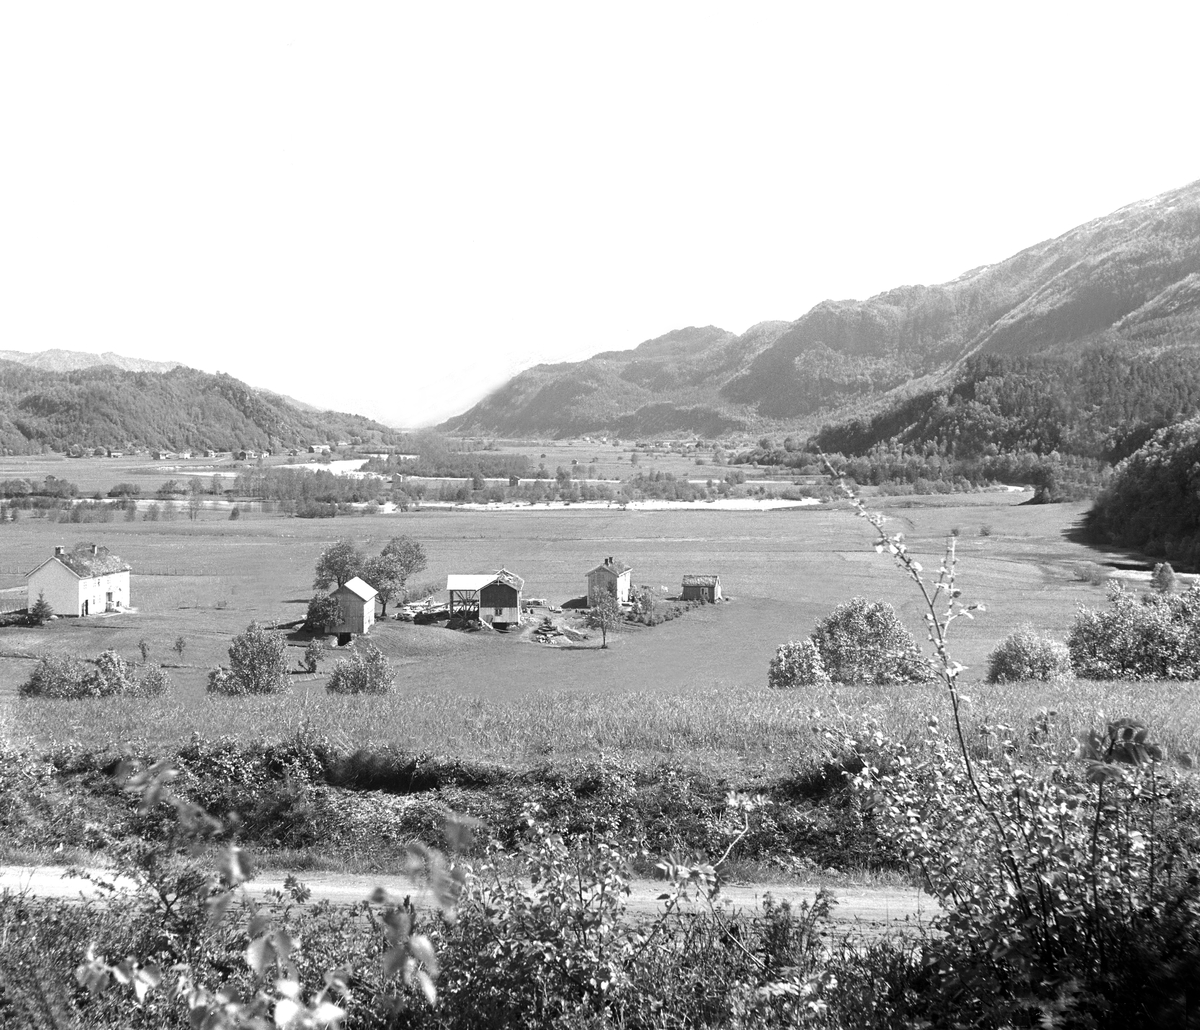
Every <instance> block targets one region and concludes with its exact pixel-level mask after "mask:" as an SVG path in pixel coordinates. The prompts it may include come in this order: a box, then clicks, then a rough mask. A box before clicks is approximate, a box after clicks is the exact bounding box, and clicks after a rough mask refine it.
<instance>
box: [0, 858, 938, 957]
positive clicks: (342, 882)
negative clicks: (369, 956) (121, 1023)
mask: <svg viewBox="0 0 1200 1030" xmlns="http://www.w3.org/2000/svg"><path fill="white" fill-rule="evenodd" d="M93 872H94V874H95V875H96V877H97V878H98V879H100V880H110V879H111V876H110V874H107V873H105V872H104V871H103V870H93ZM286 875H287V874H286V873H281V872H279V871H278V870H271V871H268V872H266V873H264V874H262V875H259V876H256V877H255V878H254V879H253V880H251V881H250V882H249V883H248V884H247V885H246V886H247V890H248V891H249V893H250V895H251V896H252V897H256V898H261V897H263V896H264V895H265V894H266V893H267V892H268V891H271V890H280V891H282V890H283V889H284V888H283V881H284V877H285V876H286ZM294 875H295V876H296V878H297V879H299V880H300V881H301V882H302V883H303V884H304V885H305V886H307V887H308V888H309V889H310V890H311V891H312V898H311V899H310V901H330V902H333V903H334V904H352V903H354V902H356V901H361V900H363V899H364V898H366V897H367V895H369V894H370V893H371V891H373V890H374V889H375V888H376V887H384V888H386V889H387V890H388V891H389V892H390V893H391V894H393V895H395V896H397V897H404V896H405V895H406V894H411V895H413V897H414V900H415V899H417V898H419V897H422V896H424V894H425V889H424V887H423V886H422V885H421V884H418V883H416V882H415V881H413V880H409V879H406V878H405V877H402V876H370V875H367V876H363V875H354V874H349V873H317V872H303V873H296V874H294ZM118 885H119V886H121V887H123V888H126V889H128V888H130V887H132V884H131V883H130V882H129V881H125V882H124V883H119V884H118ZM665 886H666V885H665V884H664V883H663V882H662V881H653V880H634V881H633V882H632V883H631V884H630V887H631V892H630V895H629V897H628V899H627V900H626V909H627V910H628V911H629V912H630V913H632V914H634V915H641V916H653V915H655V914H656V913H657V912H659V911H660V910H661V908H662V903H661V902H660V901H658V896H659V895H660V894H662V893H663V890H664V888H665ZM817 889H818V888H816V887H811V886H794V885H787V884H784V885H779V884H772V885H763V884H752V885H744V884H728V885H722V887H721V893H720V898H721V899H725V900H726V901H728V902H729V904H730V906H731V908H732V909H733V910H735V911H736V910H741V911H744V912H745V911H753V910H756V909H758V908H759V907H760V906H761V904H762V899H763V895H764V894H767V893H769V894H770V895H771V896H772V897H773V898H774V899H775V900H776V901H788V902H790V903H791V904H792V905H793V906H794V907H798V906H799V905H800V904H801V903H803V902H808V903H811V902H812V900H813V899H814V898H815V897H816V894H817ZM6 890H7V891H9V892H12V893H22V892H24V893H28V894H29V895H32V896H35V897H42V898H65V899H77V898H102V897H105V896H107V892H105V891H104V890H102V889H101V888H99V887H97V885H96V884H95V883H93V882H91V881H89V880H87V879H85V878H81V877H79V876H68V875H67V870H66V869H65V868H64V867H62V866H0V891H6ZM833 894H834V896H835V897H836V898H837V902H838V903H837V905H836V907H835V908H834V909H833V912H832V925H831V926H830V928H829V929H830V931H831V933H832V935H833V936H834V937H838V936H841V935H843V934H844V935H848V936H850V937H853V938H858V939H872V938H877V937H880V936H882V935H885V934H889V933H913V932H915V931H916V930H917V929H918V928H920V927H921V926H925V925H928V923H929V920H930V919H931V918H932V917H933V916H935V915H937V913H938V906H937V903H936V902H935V901H934V900H933V899H932V898H930V897H929V895H927V894H922V893H920V892H919V891H917V890H916V889H914V888H911V887H908V888H898V887H841V888H837V889H836V890H834V891H833Z"/></svg>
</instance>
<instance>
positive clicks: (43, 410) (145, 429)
mask: <svg viewBox="0 0 1200 1030" xmlns="http://www.w3.org/2000/svg"><path fill="white" fill-rule="evenodd" d="M393 433H394V431H393V430H391V429H389V428H388V427H386V426H384V425H381V424H380V423H378V422H373V421H371V420H370V419H365V418H362V417H360V416H358V415H347V414H341V413H338V412H328V411H326V412H314V411H306V410H301V409H300V408H297V407H295V406H294V405H292V404H289V403H288V402H287V401H285V400H284V399H283V398H281V397H277V396H275V395H272V394H268V393H265V392H262V391H257V390H254V389H252V388H251V387H249V386H247V385H246V384H245V383H243V382H241V381H240V380H237V379H234V378H233V376H229V375H223V374H219V375H209V374H208V373H206V372H198V371H196V370H195V369H192V368H187V367H185V366H182V365H181V366H178V367H176V368H173V369H171V370H170V371H168V372H127V371H123V370H121V369H119V368H116V367H114V366H112V365H97V366H94V367H91V368H84V369H78V370H75V371H69V372H52V371H46V370H43V369H38V368H33V367H30V366H28V365H24V364H18V363H16V362H11V361H3V360H0V453H9V454H26V453H35V452H37V451H40V450H42V448H43V446H48V447H50V448H51V449H53V450H58V451H65V450H67V449H68V448H70V447H72V446H82V447H87V448H94V447H110V448H123V449H128V448H131V447H163V448H167V449H171V450H180V449H185V448H186V449H196V448H212V449H214V450H237V449H241V448H245V447H252V448H255V449H262V448H266V449H278V448H290V447H296V446H301V445H304V444H307V443H318V442H320V443H325V442H335V441H337V440H346V439H349V438H350V437H352V436H357V437H360V438H363V439H385V438H390V437H391V436H392V435H393Z"/></svg>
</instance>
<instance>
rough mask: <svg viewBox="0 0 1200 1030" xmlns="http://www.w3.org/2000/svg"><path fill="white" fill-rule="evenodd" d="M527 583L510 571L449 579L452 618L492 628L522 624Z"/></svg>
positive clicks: (448, 590) (448, 587)
mask: <svg viewBox="0 0 1200 1030" xmlns="http://www.w3.org/2000/svg"><path fill="white" fill-rule="evenodd" d="M524 588H525V580H523V579H522V578H521V577H520V576H518V575H516V573H513V572H509V571H508V569H501V570H500V571H499V572H490V573H489V572H485V573H480V574H478V575H470V576H462V575H450V576H447V577H446V591H447V593H448V594H449V595H450V617H451V618H454V616H455V615H459V616H463V617H465V618H468V619H478V620H479V621H480V622H486V623H489V624H490V625H492V626H497V627H507V626H519V625H520V624H521V591H522V590H523V589H524Z"/></svg>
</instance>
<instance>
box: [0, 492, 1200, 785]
mask: <svg viewBox="0 0 1200 1030" xmlns="http://www.w3.org/2000/svg"><path fill="white" fill-rule="evenodd" d="M1027 496H1028V495H1026V494H1017V493H1013V494H999V493H991V494H970V495H952V496H948V497H938V498H922V499H918V500H914V499H912V498H892V499H880V501H879V505H878V506H880V507H882V508H883V510H885V511H886V512H887V514H888V516H889V519H890V520H892V521H891V524H892V525H893V526H896V527H898V528H902V529H903V530H904V531H905V533H906V535H907V538H908V541H909V543H910V545H911V546H912V547H913V549H914V550H915V551H916V552H917V553H919V554H921V555H922V557H923V558H924V560H925V562H926V565H927V566H929V567H936V563H937V560H938V559H939V557H940V555H941V553H942V549H943V547H944V544H945V540H946V538H947V536H948V535H949V534H950V533H951V532H954V531H957V534H958V535H957V548H958V554H959V559H960V585H961V586H962V588H963V589H964V591H965V594H966V597H967V599H968V600H972V601H974V600H978V601H980V602H982V603H984V604H985V605H986V606H987V611H986V612H985V613H983V614H981V615H980V616H979V617H978V618H977V619H976V620H974V621H973V622H966V621H963V622H960V623H958V624H956V626H955V627H954V632H955V635H956V637H957V639H956V641H955V653H956V656H957V657H959V659H960V660H961V661H963V662H964V663H966V664H967V665H968V666H970V667H971V671H970V672H969V673H968V674H967V678H968V680H970V679H975V680H979V679H981V678H982V676H983V673H984V671H985V668H986V657H987V654H988V653H989V652H990V651H991V650H992V648H994V647H995V646H996V644H997V643H998V642H999V641H1000V640H1001V639H1003V637H1004V636H1006V635H1007V634H1008V633H1010V632H1011V631H1012V630H1013V629H1015V628H1017V627H1018V626H1020V625H1024V624H1028V625H1031V626H1034V627H1036V628H1037V629H1038V630H1039V631H1040V632H1043V633H1049V634H1051V635H1053V636H1056V637H1058V638H1060V639H1061V638H1063V637H1065V635H1066V633H1067V630H1068V629H1069V626H1070V624H1071V621H1072V619H1073V617H1074V614H1075V611H1076V608H1077V606H1078V605H1080V604H1088V605H1093V606H1099V605H1102V604H1103V603H1104V596H1105V587H1104V585H1103V582H1102V581H1101V577H1100V576H1099V575H1096V572H1097V570H1105V569H1107V568H1108V566H1106V565H1104V564H1102V563H1104V562H1109V563H1114V564H1115V563H1120V562H1121V560H1122V558H1123V556H1120V555H1111V554H1103V553H1098V552H1096V551H1093V550H1092V549H1090V548H1087V547H1085V546H1083V545H1082V544H1079V543H1076V542H1073V541H1072V540H1070V539H1069V538H1068V534H1069V533H1070V530H1071V529H1072V527H1073V525H1074V524H1075V523H1076V522H1077V520H1078V519H1079V518H1080V517H1081V515H1082V513H1083V510H1084V508H1083V506H1082V505H1041V506H1032V505H1025V504H1022V503H1021V501H1023V500H1025V499H1027ZM867 528H868V527H866V526H865V524H864V523H862V522H861V521H860V520H857V519H855V518H853V517H852V515H851V513H850V512H849V510H848V509H844V508H839V507H836V506H832V505H823V506H820V507H817V508H805V509H792V510H785V511H776V512H727V511H713V510H705V508H704V507H703V506H702V505H699V506H697V508H696V509H695V510H672V511H661V512H633V511H620V510H617V509H613V510H611V511H595V510H591V511H570V510H559V511H515V512H462V511H445V510H438V511H430V510H426V511H414V512H407V513H397V514H393V515H371V516H363V517H349V518H338V519H335V520H305V519H295V518H286V517H283V516H276V515H257V514H252V515H247V516H245V517H243V518H242V519H240V520H237V521H230V520H228V519H227V518H224V517H222V515H221V513H218V512H215V511H205V512H203V513H201V517H200V519H199V520H198V521H195V522H192V521H187V520H185V519H182V518H180V519H176V520H174V521H171V522H157V523H149V522H141V521H139V522H133V523H125V522H113V523H108V524H103V525H95V526H66V525H61V524H55V523H50V522H48V521H44V520H39V519H33V518H27V519H24V520H22V521H20V522H18V523H8V524H5V525H4V526H2V527H0V548H2V549H0V590H3V589H5V588H8V589H9V590H17V589H19V587H20V584H21V582H22V578H21V573H22V571H23V570H27V569H30V568H33V567H34V566H35V565H36V564H37V563H38V562H39V561H41V560H42V559H43V557H44V556H46V555H48V554H50V553H51V550H52V548H53V546H54V545H55V544H65V545H67V546H70V545H71V544H73V543H74V542H76V540H77V539H92V540H96V541H97V542H100V543H103V544H105V545H107V546H109V547H110V548H111V549H112V550H113V551H115V552H116V553H118V554H120V555H121V557H123V558H124V559H126V560H127V561H129V562H130V563H131V564H132V565H133V568H134V570H135V571H134V574H133V577H132V584H133V585H132V592H133V603H134V605H135V606H136V607H137V609H138V610H137V611H136V612H133V613H126V614H117V615H106V616H103V617H97V618H93V619H86V620H83V619H60V620H56V621H54V622H52V623H50V624H48V625H47V626H45V627H42V628H39V629H27V628H18V627H8V628H4V629H0V698H6V699H7V700H6V701H4V702H0V706H2V707H3V708H4V709H6V710H7V718H6V720H5V721H6V723H7V725H8V727H9V731H10V732H11V733H14V734H16V735H18V736H23V737H27V736H32V737H34V738H36V739H38V740H42V741H46V740H49V739H52V738H53V739H58V740H62V739H64V738H65V737H67V736H77V737H79V738H80V739H81V740H87V741H94V742H96V743H100V742H107V743H109V744H112V743H113V742H115V741H119V740H120V741H134V740H140V741H144V742H146V743H147V744H150V745H152V746H154V747H159V746H162V745H164V744H165V743H166V740H165V738H166V737H168V736H171V735H175V736H176V737H177V738H178V737H185V736H187V735H188V734H190V733H191V732H192V730H193V729H203V728H212V729H215V731H217V732H234V733H238V734H266V735H269V736H274V737H278V736H280V735H285V734H286V733H287V732H290V731H291V728H292V727H294V726H295V725H296V722H297V720H298V719H299V718H301V713H303V715H304V717H307V718H310V719H315V720H316V722H317V723H318V724H319V725H320V726H321V727H322V729H324V730H326V731H327V732H330V733H332V734H334V735H335V736H336V737H338V738H339V739H340V740H342V741H344V742H345V744H346V745H348V746H361V745H363V744H367V743H383V742H387V743H394V744H396V745H397V746H401V747H404V748H406V749H412V750H416V751H427V752H433V753H452V754H458V755H463V756H469V757H473V758H479V759H480V760H486V761H496V762H501V763H504V764H526V763H528V762H529V761H531V760H535V759H536V758H537V757H538V756H542V757H545V756H548V755H550V754H556V755H559V756H567V755H577V756H583V755H598V754H600V753H602V752H609V753H614V752H617V753H621V754H625V755H630V756H638V757H639V759H640V758H643V757H644V758H646V759H656V760H663V759H669V758H671V756H677V757H678V756H684V757H687V758H689V759H690V758H696V760H698V761H700V762H702V763H703V764H704V765H707V766H710V767H720V766H725V767H728V768H738V769H744V770H750V769H752V768H763V767H773V766H775V765H777V764H778V762H780V761H786V760H787V758H786V756H788V755H792V756H794V755H795V753H796V749H797V748H798V747H799V746H800V742H801V741H803V740H804V739H805V734H806V733H807V732H809V731H808V729H807V727H808V726H809V725H810V721H809V720H808V719H807V713H808V712H809V710H810V709H813V708H817V709H821V710H822V711H824V712H836V711H844V712H847V713H853V714H855V715H863V714H866V713H872V714H874V713H878V715H877V717H879V718H881V719H882V720H885V721H888V722H892V721H893V720H895V721H897V725H901V724H902V725H905V726H908V725H912V726H914V727H915V726H918V725H919V724H921V723H923V720H924V719H925V718H926V717H927V716H928V715H929V714H933V713H936V712H937V711H939V710H940V708H941V704H942V701H941V698H940V697H938V696H937V695H936V692H935V691H933V690H932V688H907V687H906V688H888V689H887V690H880V689H879V688H869V689H864V688H835V689H834V690H832V691H830V692H827V693H826V694H810V693H809V692H799V693H797V694H794V695H778V694H773V693H772V692H770V691H768V690H767V689H766V685H765V684H766V669H767V665H768V663H769V661H770V658H771V655H772V654H773V652H774V649H775V647H776V646H777V645H778V644H779V643H781V642H782V641H784V640H787V639H795V638H800V637H803V636H805V635H807V633H808V632H810V631H811V629H812V627H813V625H814V623H815V622H816V620H818V619H819V618H821V617H823V616H824V615H826V614H827V613H828V612H829V610H830V609H831V608H833V607H834V606H835V605H836V604H839V603H841V602H843V601H846V600H848V599H850V598H851V597H854V596H856V595H861V596H864V597H868V598H881V599H884V600H888V601H891V602H892V603H893V604H895V605H896V606H897V608H898V610H899V611H900V612H901V614H902V615H903V616H904V617H905V619H906V622H907V623H908V625H909V626H910V627H911V628H912V629H913V630H914V632H919V626H920V612H919V609H918V607H917V603H916V597H915V593H914V591H913V589H912V587H911V584H909V583H908V582H907V581H906V580H905V579H904V578H903V577H902V576H901V575H900V573H899V571H898V570H896V569H895V568H894V567H893V566H892V564H891V562H890V561H889V560H888V559H886V558H885V557H882V556H880V555H878V554H876V553H875V552H874V550H873V549H872V546H871V537H870V535H869V534H868V532H867ZM398 533H408V534H410V535H412V536H413V537H415V538H416V539H418V540H420V541H421V542H422V543H423V544H424V546H425V548H426V551H427V552H428V555H429V569H428V570H427V572H425V573H422V574H421V577H420V578H422V579H435V580H436V579H440V578H441V577H443V576H444V575H445V574H446V573H450V572H478V571H484V570H488V569H496V568H498V567H500V566H504V567H506V568H508V569H510V570H513V571H515V572H517V573H518V574H519V575H522V576H523V577H524V578H525V581H526V582H525V592H526V594H527V595H531V596H545V597H547V598H549V599H550V600H551V602H552V603H561V602H562V601H564V600H567V599H569V598H573V597H578V596H580V595H581V594H583V593H584V590H585V573H586V570H587V569H588V568H590V567H591V566H592V565H594V564H595V563H597V562H599V561H601V560H602V559H603V558H604V557H605V556H607V555H616V556H619V557H621V558H624V559H625V560H626V561H628V562H629V563H630V564H632V565H633V567H634V575H633V579H634V582H635V583H639V584H645V585H650V586H652V587H654V588H656V589H657V590H658V591H659V592H660V593H661V591H662V588H663V587H667V588H669V589H670V590H671V591H672V592H674V591H675V590H677V589H678V584H679V581H680V577H681V576H682V575H683V574H684V573H689V572H719V573H720V574H721V577H722V582H723V584H724V587H725V591H726V594H727V595H728V596H729V597H730V598H731V600H729V601H728V602H727V603H723V604H721V605H717V606H711V607H705V608H702V609H698V610H695V611H692V612H689V613H687V615H685V616H684V617H683V618H680V619H677V620H675V621H673V622H670V623H666V624H663V625H660V626H657V627H654V628H646V627H632V626H631V627H624V628H622V629H621V630H619V631H618V632H617V633H616V634H614V635H613V636H612V637H611V638H610V642H609V643H610V646H609V647H608V648H607V649H604V650H602V649H600V648H599V647H591V646H584V647H580V648H575V649H555V648H544V647H541V646H538V645H535V644H531V643H529V642H527V641H525V640H521V639H519V638H517V637H515V636H514V635H497V634H491V633H475V634H464V633H457V632H453V631H449V630H447V629H445V628H442V627H440V626H414V625H412V624H411V623H400V622H396V621H392V620H387V621H382V622H380V623H377V625H376V627H375V628H374V629H373V630H372V633H371V638H372V640H373V641H374V642H375V643H376V644H377V645H378V646H379V647H381V648H382V649H383V650H384V651H385V653H387V654H388V656H389V658H390V659H391V660H392V661H393V664H394V666H395V667H396V668H397V670H398V675H397V682H396V692H395V694H394V695H392V696H391V697H390V698H388V699H386V700H384V701H382V702H380V701H363V700H352V701H347V700H345V699H336V698H329V697H327V696H326V694H325V691H324V675H322V674H318V675H316V676H310V675H302V674H299V672H297V674H296V675H295V676H294V685H293V689H292V691H291V692H290V694H289V695H287V696H285V697H284V698H282V699H272V700H267V701H261V700H260V701H246V700H241V701H227V700H224V699H214V698H209V697H207V695H206V694H205V691H204V687H205V683H206V680H207V674H208V670H209V669H211V668H213V667H215V666H217V665H219V664H221V663H222V662H224V661H225V660H226V657H227V656H226V651H227V649H228V646H229V641H230V638H231V637H232V636H233V635H234V634H236V633H238V632H241V631H242V630H243V629H244V628H245V627H246V625H247V624H248V623H249V622H250V621H251V620H257V621H259V622H262V623H265V624H290V623H294V622H296V621H297V620H299V619H301V618H302V617H303V614H304V610H305V606H306V603H307V600H308V598H309V597H310V596H311V595H312V593H313V590H312V585H311V584H312V570H313V565H314V563H315V561H316V558H317V555H318V554H319V553H320V551H321V549H322V548H323V547H325V546H326V545H327V544H328V543H330V542H331V541H332V540H334V539H336V538H337V537H340V536H350V537H351V538H353V539H354V540H355V541H356V542H357V543H358V544H359V545H360V546H361V547H363V548H364V549H366V550H376V551H377V550H378V549H379V548H380V547H381V546H382V545H383V543H384V542H386V540H387V539H388V538H389V537H391V536H392V535H395V534H398ZM139 570H142V571H139ZM1081 570H1082V572H1081ZM178 637H183V639H184V641H185V649H184V654H183V657H182V659H180V658H179V657H178V656H177V655H176V654H175V653H174V652H173V651H172V650H171V647H172V644H173V643H174V641H175V640H176V639H177V638H178ZM141 640H145V641H146V642H147V643H148V644H149V646H150V654H151V661H152V662H158V663H161V664H163V665H166V666H167V667H168V669H169V671H170V674H171V676H172V678H173V680H174V684H175V686H174V688H173V691H172V692H171V694H170V695H169V696H168V697H167V698H165V699H163V700H161V701H106V702H103V703H89V704H66V705H47V704H28V703H17V702H16V701H15V699H14V698H13V695H14V693H15V690H16V688H17V686H18V685H19V684H20V683H21V682H23V681H24V679H26V678H27V677H28V675H29V671H30V669H31V668H32V665H33V661H32V657H33V656H34V655H36V654H39V653H42V652H46V651H70V652H73V653H75V654H79V655H83V656H87V657H94V656H95V655H96V654H98V653H99V652H100V651H101V650H104V649H105V648H115V649H116V650H117V651H119V652H120V653H121V654H123V655H124V656H125V657H126V658H127V659H130V660H134V659H136V658H137V657H138V643H139V641H141ZM303 642H304V641H303V639H302V638H299V637H298V636H297V635H293V639H292V641H291V644H292V653H293V654H294V655H295V659H296V668H297V670H298V669H299V659H300V649H301V647H302V646H303ZM326 669H327V666H326ZM1131 691H1132V693H1130V692H1131ZM1190 691H1191V688H1190V687H1185V686H1178V685H1167V686H1163V687H1156V686H1143V685H1138V686H1128V685H1086V686H1085V685H1083V684H1077V685H1068V686H1061V685H1060V686H1046V685H1030V686H1027V687H1022V688H1021V689H1020V690H1019V691H1014V689H1013V688H996V687H989V686H985V685H983V684H980V685H979V687H978V689H977V690H974V691H973V692H974V693H976V694H977V695H978V697H977V699H976V703H977V705H979V706H981V707H980V711H981V712H984V711H986V712H987V713H989V714H988V716H987V717H988V718H989V719H990V718H995V719H1001V720H1003V719H1018V720H1020V719H1024V718H1029V717H1031V716H1032V715H1033V714H1034V713H1035V712H1036V710H1037V709H1038V708H1041V707H1047V708H1057V709H1058V710H1060V711H1064V710H1067V709H1068V708H1069V709H1070V710H1071V711H1072V712H1073V715H1072V719H1074V720H1075V721H1077V722H1080V723H1082V722H1083V721H1086V720H1088V719H1091V718H1093V717H1094V713H1096V712H1100V711H1104V712H1108V713H1112V712H1114V711H1116V710H1117V709H1118V708H1121V709H1122V711H1123V712H1124V711H1129V710H1131V709H1130V707H1129V706H1132V707H1133V708H1135V709H1136V711H1137V712H1139V713H1141V714H1142V717H1144V718H1145V717H1148V716H1149V715H1150V714H1151V712H1152V711H1153V712H1158V711H1161V712H1162V713H1163V715H1164V717H1166V718H1168V719H1169V718H1171V715H1172V713H1178V714H1179V718H1178V719H1176V720H1175V721H1176V722H1177V723H1178V730H1177V733H1178V734H1179V735H1180V736H1181V737H1183V736H1187V735H1188V734H1189V733H1190V730H1188V729H1187V726H1188V725H1195V720H1194V719H1191V720H1185V719H1184V718H1183V716H1182V713H1183V712H1190V711H1193V709H1191V708H1189V707H1188V706H1189V705H1191V704H1192V700H1191V693H1190ZM1000 699H1007V700H1000ZM1167 699H1169V700H1167ZM1181 706H1182V708H1181ZM1172 732H1176V731H1172ZM1189 748H1190V745H1189Z"/></svg>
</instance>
